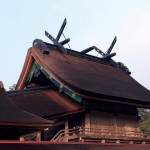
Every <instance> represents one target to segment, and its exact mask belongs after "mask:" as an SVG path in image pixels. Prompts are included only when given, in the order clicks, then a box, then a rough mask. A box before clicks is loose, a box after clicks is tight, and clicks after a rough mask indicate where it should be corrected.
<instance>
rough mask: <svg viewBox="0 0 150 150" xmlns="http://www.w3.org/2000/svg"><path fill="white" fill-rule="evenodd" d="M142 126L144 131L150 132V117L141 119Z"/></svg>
mask: <svg viewBox="0 0 150 150" xmlns="http://www.w3.org/2000/svg"><path fill="white" fill-rule="evenodd" d="M140 128H141V130H142V131H145V132H150V119H148V120H144V121H141V123H140Z"/></svg>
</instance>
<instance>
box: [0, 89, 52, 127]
mask: <svg viewBox="0 0 150 150" xmlns="http://www.w3.org/2000/svg"><path fill="white" fill-rule="evenodd" d="M52 123H53V122H52V121H48V120H45V119H43V118H40V117H38V116H36V115H33V114H31V113H28V112H26V111H23V110H21V109H19V108H18V107H17V106H16V105H15V104H14V102H13V101H11V99H10V98H9V97H8V96H7V93H6V92H5V90H4V89H3V88H0V126H19V127H32V128H37V127H38V128H41V127H50V126H52Z"/></svg>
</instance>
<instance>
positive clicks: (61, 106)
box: [8, 89, 84, 118]
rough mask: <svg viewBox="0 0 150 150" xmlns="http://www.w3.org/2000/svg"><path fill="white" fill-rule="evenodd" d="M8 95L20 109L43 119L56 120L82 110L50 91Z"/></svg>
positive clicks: (71, 101) (63, 96) (23, 91)
mask: <svg viewBox="0 0 150 150" xmlns="http://www.w3.org/2000/svg"><path fill="white" fill-rule="evenodd" d="M8 95H9V97H10V98H11V100H12V101H13V102H14V103H15V104H16V105H17V106H18V107H20V108H21V109H23V110H25V111H28V112H30V113H33V114H35V115H37V116H40V117H44V118H53V117H55V118H56V117H58V116H65V115H69V114H74V113H77V112H82V111H83V110H84V108H83V107H82V106H81V105H79V104H77V103H76V102H74V101H73V99H71V98H69V97H68V96H67V95H64V94H63V93H59V92H57V91H54V90H52V89H39V90H34V89H31V90H29V89H28V90H20V91H14V92H9V93H8Z"/></svg>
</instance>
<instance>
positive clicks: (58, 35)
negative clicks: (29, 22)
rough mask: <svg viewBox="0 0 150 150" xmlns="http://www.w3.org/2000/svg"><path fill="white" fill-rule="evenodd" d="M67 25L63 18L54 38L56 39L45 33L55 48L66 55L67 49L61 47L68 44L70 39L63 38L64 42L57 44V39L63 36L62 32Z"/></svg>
mask: <svg viewBox="0 0 150 150" xmlns="http://www.w3.org/2000/svg"><path fill="white" fill-rule="evenodd" d="M66 24H67V19H66V18H65V19H64V21H63V23H62V25H61V28H60V30H59V32H58V34H57V36H56V38H54V37H53V36H52V35H51V34H49V33H48V32H47V31H45V35H46V36H47V37H48V38H49V39H50V40H51V41H52V42H53V43H54V45H55V46H57V47H58V48H59V49H60V50H61V51H62V52H63V53H67V49H66V48H65V47H64V46H63V45H65V44H68V42H70V39H69V38H67V39H66V38H65V40H63V41H61V42H59V39H60V37H61V35H63V36H64V34H63V31H64V28H65V26H66ZM68 46H69V47H70V45H68Z"/></svg>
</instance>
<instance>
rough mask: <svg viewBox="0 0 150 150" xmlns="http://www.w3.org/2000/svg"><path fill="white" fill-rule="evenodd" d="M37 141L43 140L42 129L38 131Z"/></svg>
mask: <svg viewBox="0 0 150 150" xmlns="http://www.w3.org/2000/svg"><path fill="white" fill-rule="evenodd" d="M36 141H41V131H38V132H37V133H36Z"/></svg>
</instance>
